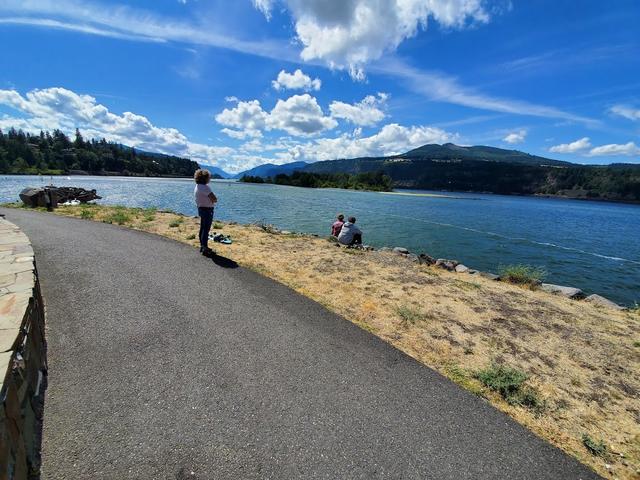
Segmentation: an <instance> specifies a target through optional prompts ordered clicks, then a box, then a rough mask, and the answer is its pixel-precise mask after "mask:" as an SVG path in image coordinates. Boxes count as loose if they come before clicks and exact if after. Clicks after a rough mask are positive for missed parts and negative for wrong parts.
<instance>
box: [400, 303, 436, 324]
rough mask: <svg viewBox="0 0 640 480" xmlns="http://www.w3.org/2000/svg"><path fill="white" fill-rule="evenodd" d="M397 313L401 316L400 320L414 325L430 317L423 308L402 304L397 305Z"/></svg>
mask: <svg viewBox="0 0 640 480" xmlns="http://www.w3.org/2000/svg"><path fill="white" fill-rule="evenodd" d="M395 313H396V315H398V317H400V322H401V323H402V324H403V325H406V326H408V325H409V324H411V325H413V324H416V323H418V322H424V321H425V320H427V319H428V318H429V315H427V314H426V313H424V312H422V311H421V310H419V309H417V308H413V307H409V306H407V305H400V306H399V307H396V310H395Z"/></svg>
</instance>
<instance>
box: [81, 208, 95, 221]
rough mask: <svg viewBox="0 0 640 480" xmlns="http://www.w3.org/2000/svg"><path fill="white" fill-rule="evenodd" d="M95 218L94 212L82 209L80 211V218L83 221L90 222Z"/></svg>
mask: <svg viewBox="0 0 640 480" xmlns="http://www.w3.org/2000/svg"><path fill="white" fill-rule="evenodd" d="M95 216H96V212H94V211H93V210H91V209H88V208H82V210H80V218H84V219H85V220H91V219H92V218H93V217H95Z"/></svg>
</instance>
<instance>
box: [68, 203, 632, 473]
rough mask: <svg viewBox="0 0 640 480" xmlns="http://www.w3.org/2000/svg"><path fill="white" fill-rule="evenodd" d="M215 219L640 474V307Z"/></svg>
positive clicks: (173, 222)
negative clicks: (613, 305)
mask: <svg viewBox="0 0 640 480" xmlns="http://www.w3.org/2000/svg"><path fill="white" fill-rule="evenodd" d="M56 214H59V215H69V216H76V217H81V218H85V219H90V220H95V221H103V222H109V223H114V224H120V225H124V226H127V227H131V228H135V229H139V230H144V231H147V232H153V233H157V234H160V235H164V236H167V237H169V238H173V239H175V240H178V241H181V242H184V243H188V244H191V245H194V246H196V244H197V240H196V238H195V237H196V234H197V231H198V220H197V219H195V218H192V217H188V216H182V215H177V214H174V213H166V212H157V211H155V210H153V209H131V208H123V207H102V206H82V207H62V208H59V209H58V210H56ZM214 230H216V231H218V232H220V231H222V232H223V233H225V234H228V235H231V236H232V237H233V241H234V243H233V245H229V246H225V245H216V248H217V250H218V253H219V254H220V255H223V256H225V257H228V258H230V259H233V260H235V261H236V262H238V263H239V264H241V265H243V266H245V267H247V268H251V269H253V270H255V271H258V272H260V273H262V274H264V275H266V276H268V277H271V278H273V279H275V280H277V281H279V282H282V283H284V284H286V285H288V286H289V287H291V288H293V289H294V290H296V291H298V292H299V293H301V294H303V295H306V296H308V297H310V298H312V299H314V300H315V301H317V302H319V303H321V304H322V305H324V306H326V307H327V308H328V309H330V310H333V311H335V312H337V313H339V314H340V315H342V316H345V317H346V318H347V319H348V320H350V321H352V322H354V323H356V324H357V325H359V326H361V327H362V328H364V329H366V330H368V331H370V332H371V333H373V334H375V335H377V336H379V337H380V338H382V339H384V340H385V341H387V342H389V343H391V344H392V345H394V346H396V347H397V348H399V349H400V350H402V351H404V352H406V353H407V354H409V355H411V356H412V357H414V358H415V359H417V360H418V361H420V362H422V363H423V364H425V365H428V366H430V367H432V368H434V369H436V370H438V371H439V372H441V373H442V374H443V375H446V376H447V377H449V378H450V379H452V380H453V381H455V382H456V383H458V384H460V385H461V386H463V387H464V388H466V389H468V390H470V391H472V392H473V393H475V394H477V395H479V396H482V397H484V398H486V399H487V400H488V401H489V402H491V403H492V404H493V405H494V406H495V407H497V408H499V409H500V410H502V411H504V412H506V413H507V414H509V415H510V416H512V417H513V418H515V419H516V420H517V421H519V422H520V423H522V424H523V425H525V426H527V427H528V428H529V429H531V430H532V431H534V432H535V433H537V434H538V435H539V436H541V437H543V438H545V439H546V440H548V441H549V442H551V443H553V444H554V445H556V446H558V447H560V448H562V449H563V450H565V451H566V452H568V453H570V454H571V455H573V456H575V457H577V458H578V459H579V460H581V461H582V462H584V463H585V464H588V465H590V466H591V467H593V468H594V469H595V470H596V471H597V472H599V473H600V474H601V475H603V476H605V477H606V478H620V479H632V478H638V476H639V469H640V428H639V427H638V425H639V422H640V402H639V392H640V378H639V377H638V372H639V371H640V314H639V312H638V311H637V310H631V311H625V312H621V311H616V310H611V309H606V308H603V307H598V306H596V305H593V304H589V303H585V302H580V301H574V300H569V299H565V298H563V297H559V296H554V295H551V294H547V293H544V292H541V291H537V290H535V289H531V288H530V287H529V286H528V285H526V284H525V285H522V286H518V285H514V284H508V283H503V282H495V281H491V280H488V279H485V278H482V277H479V276H471V275H469V274H464V273H452V272H448V271H444V270H442V269H440V268H437V267H432V266H426V265H419V264H417V263H413V262H412V261H410V260H409V259H407V258H405V257H403V256H401V255H399V254H396V253H392V252H378V251H374V252H364V251H360V250H350V249H344V248H338V247H336V246H335V244H334V243H331V242H329V241H327V240H326V239H322V238H316V237H311V236H305V235H295V234H281V233H273V230H271V229H269V228H263V227H262V226H256V225H248V226H243V225H236V224H222V223H217V224H214ZM194 255H197V251H195V250H194ZM203 261H204V260H203ZM345 268H348V269H349V272H350V275H349V276H348V277H347V278H345V277H343V275H342V272H343V271H344V270H345Z"/></svg>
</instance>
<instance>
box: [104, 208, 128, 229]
mask: <svg viewBox="0 0 640 480" xmlns="http://www.w3.org/2000/svg"><path fill="white" fill-rule="evenodd" d="M104 221H105V222H106V223H117V224H118V225H124V224H125V223H127V222H130V221H131V216H130V215H129V214H128V213H127V212H126V211H125V210H124V209H123V208H116V209H115V210H114V211H113V213H111V214H110V215H107V216H106V217H105V219H104Z"/></svg>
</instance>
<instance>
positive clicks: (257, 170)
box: [234, 162, 309, 178]
mask: <svg viewBox="0 0 640 480" xmlns="http://www.w3.org/2000/svg"><path fill="white" fill-rule="evenodd" d="M308 165H309V164H308V163H307V162H292V163H285V164H283V165H276V164H274V163H264V164H262V165H259V166H257V167H254V168H250V169H249V170H245V171H243V172H240V173H238V174H236V175H234V178H242V177H244V176H248V177H262V178H267V177H275V176H276V175H278V174H281V173H284V174H285V175H289V174H291V173H293V172H295V171H296V170H304V169H305V168H306V167H307V166H308Z"/></svg>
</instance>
